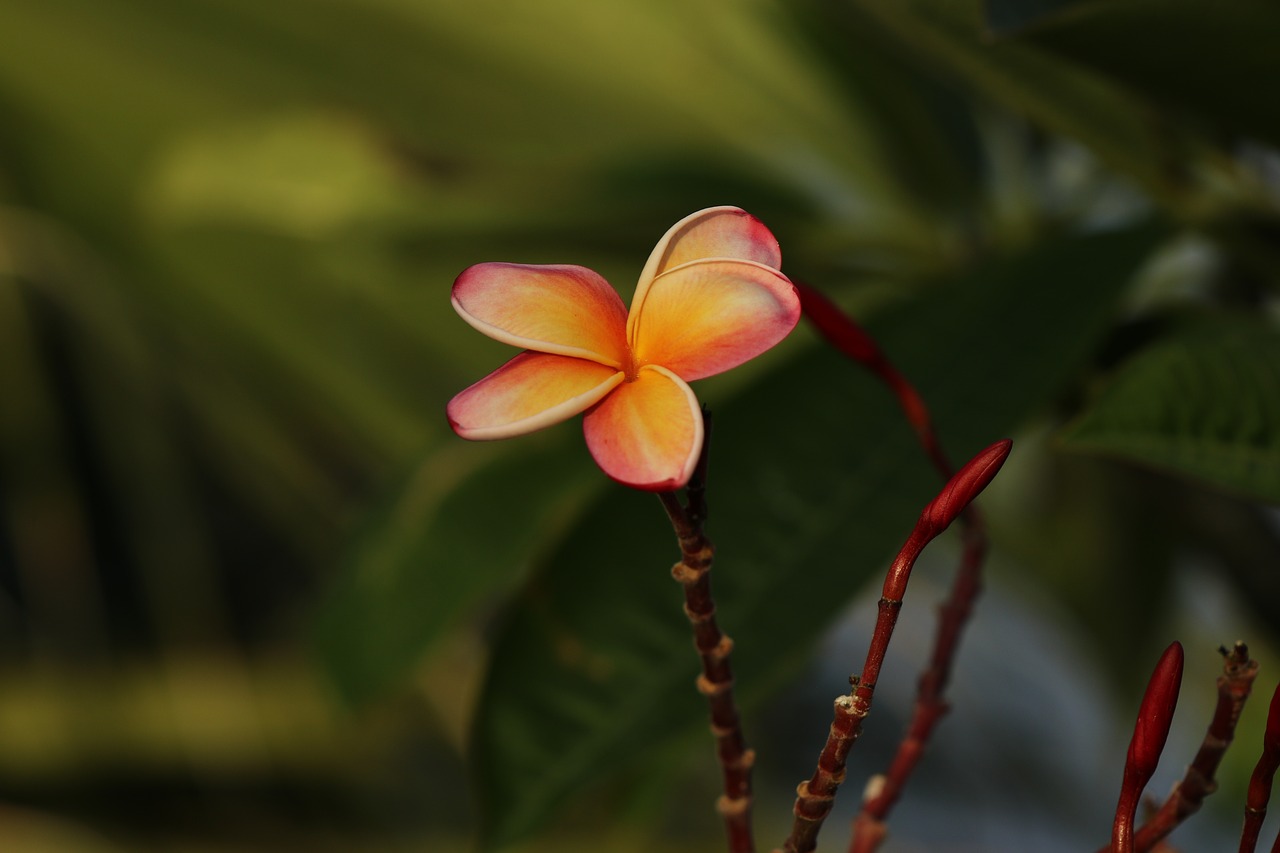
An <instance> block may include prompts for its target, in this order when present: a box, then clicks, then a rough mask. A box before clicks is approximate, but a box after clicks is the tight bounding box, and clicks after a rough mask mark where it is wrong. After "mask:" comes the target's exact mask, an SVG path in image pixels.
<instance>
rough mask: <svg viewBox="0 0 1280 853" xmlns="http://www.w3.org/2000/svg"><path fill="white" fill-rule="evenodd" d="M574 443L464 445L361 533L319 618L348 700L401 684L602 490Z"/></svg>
mask: <svg viewBox="0 0 1280 853" xmlns="http://www.w3.org/2000/svg"><path fill="white" fill-rule="evenodd" d="M577 432H578V431H577V430H574V429H571V428H570V427H569V426H568V425H565V426H562V427H561V428H559V429H556V430H554V431H553V433H552V435H551V436H550V440H541V441H539V440H536V439H529V440H526V441H525V442H522V443H521V444H523V446H516V447H510V448H507V451H508V452H506V453H505V454H503V455H499V456H498V457H497V458H496V459H494V458H492V455H491V454H488V453H484V452H483V451H482V450H481V448H479V447H476V446H471V445H462V443H461V442H460V441H459V442H458V443H457V444H450V445H447V446H445V447H443V448H440V449H438V450H436V451H435V452H434V453H432V454H431V455H430V456H429V457H428V458H427V459H426V460H425V461H424V462H423V464H421V465H420V466H419V467H418V468H417V469H416V470H414V471H413V473H412V474H411V476H410V477H409V478H408V480H407V481H406V482H405V483H404V484H403V485H402V487H401V488H400V489H399V490H398V491H397V492H396V493H395V494H394V495H393V496H392V497H391V499H390V500H389V501H388V502H387V504H386V505H385V506H383V507H382V508H381V509H380V510H379V511H378V512H377V513H376V514H375V515H374V517H373V518H372V519H371V520H370V521H369V522H368V523H367V524H366V526H365V529H364V531H363V532H362V533H361V534H360V535H359V536H357V537H355V539H354V542H353V545H352V552H351V554H350V555H349V557H348V559H347V561H346V562H347V565H346V567H345V569H344V570H343V572H342V574H341V576H340V577H339V578H338V580H337V581H336V582H335V584H334V585H333V586H332V588H331V589H330V590H329V592H328V594H327V597H326V600H325V603H324V604H323V605H322V606H321V608H320V610H319V613H318V614H317V617H316V619H317V639H318V644H319V650H320V655H321V659H322V660H323V662H324V663H325V665H326V667H327V668H328V670H329V673H330V675H331V676H332V677H333V679H334V681H335V682H336V684H337V686H338V688H339V689H340V690H341V691H342V693H343V694H344V695H345V696H346V698H347V699H348V700H349V701H351V702H362V701H365V700H368V699H369V698H371V697H372V696H374V695H375V694H376V693H378V692H379V691H382V690H384V689H386V688H387V687H388V686H390V685H391V684H393V683H395V682H396V681H397V680H399V679H402V678H403V676H404V674H405V672H406V671H407V670H409V669H410V668H411V667H412V666H413V665H414V664H415V663H417V662H418V661H419V660H420V659H421V658H422V655H423V653H424V652H425V651H426V650H427V649H428V648H430V646H431V644H432V643H433V642H434V641H435V640H436V639H437V638H439V637H440V635H441V633H442V632H443V631H444V630H445V629H446V628H449V627H452V626H453V625H455V624H456V623H457V622H458V620H459V619H461V618H463V617H464V616H465V615H467V614H468V613H470V612H473V611H474V610H475V608H476V606H477V605H478V604H479V603H481V602H482V601H483V600H485V599H496V598H498V597H500V596H501V595H502V594H503V593H504V592H508V591H509V590H510V589H511V587H512V586H513V585H514V584H515V583H516V581H517V580H518V579H519V578H520V577H521V576H522V575H523V574H524V572H525V570H526V569H527V568H528V567H529V566H530V565H531V564H532V563H533V561H534V560H535V559H536V558H537V557H538V556H539V552H540V549H541V548H543V547H544V545H545V543H547V542H554V541H555V540H556V539H557V537H558V536H559V535H560V534H562V532H563V528H564V527H565V526H566V525H567V524H568V523H569V521H571V520H572V519H573V518H574V517H575V516H576V515H577V514H578V513H579V512H580V511H581V508H582V506H583V504H584V502H585V501H586V499H587V498H588V497H589V496H590V495H592V494H594V493H595V492H596V491H597V490H598V489H599V488H600V487H601V486H603V485H604V483H605V480H604V478H603V477H602V476H601V475H600V472H599V470H597V469H596V468H595V467H594V466H593V465H592V464H591V463H590V461H589V457H588V456H587V454H586V452H585V450H584V448H583V446H582V440H581V438H580V436H579V435H578V434H577ZM477 463H481V464H480V467H479V468H478V470H476V466H477Z"/></svg>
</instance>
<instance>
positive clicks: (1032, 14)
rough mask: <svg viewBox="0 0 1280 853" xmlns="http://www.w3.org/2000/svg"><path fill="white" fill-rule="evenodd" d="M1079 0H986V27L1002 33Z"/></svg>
mask: <svg viewBox="0 0 1280 853" xmlns="http://www.w3.org/2000/svg"><path fill="white" fill-rule="evenodd" d="M1078 2H1080V0H986V2H985V3H984V4H983V5H984V6H985V8H986V16H987V29H989V30H990V31H991V32H993V33H1004V32H1008V31H1009V30H1016V29H1019V28H1021V27H1025V26H1027V25H1028V24H1032V23H1035V22H1036V21H1039V20H1041V19H1042V18H1044V17H1045V16H1047V15H1050V14H1051V13H1053V12H1057V11H1058V10H1060V9H1065V8H1066V7H1068V6H1074V5H1076V4H1077V3H1078Z"/></svg>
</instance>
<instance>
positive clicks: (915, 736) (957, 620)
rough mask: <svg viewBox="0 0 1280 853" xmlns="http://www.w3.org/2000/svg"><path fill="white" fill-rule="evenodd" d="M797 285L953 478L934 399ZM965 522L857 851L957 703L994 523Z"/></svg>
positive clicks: (874, 839) (858, 831)
mask: <svg viewBox="0 0 1280 853" xmlns="http://www.w3.org/2000/svg"><path fill="white" fill-rule="evenodd" d="M796 287H797V289H798V291H799V293H800V304H801V306H802V308H803V310H804V313H805V316H806V317H808V318H809V321H810V322H811V323H813V325H814V327H815V328H817V330H818V332H819V333H821V334H822V336H823V337H824V338H826V340H827V341H828V342H829V343H831V345H832V346H834V347H835V348H836V349H838V350H839V351H840V352H842V353H844V354H845V355H847V356H848V357H849V358H851V359H853V360H854V361H856V362H858V363H859V364H861V365H863V366H864V367H866V368H867V369H868V370H870V371H871V372H872V374H874V375H875V376H876V377H878V378H879V379H880V380H881V381H882V382H883V383H884V384H885V385H887V386H888V387H889V389H890V390H891V391H892V392H893V394H894V396H895V397H896V398H897V400H898V405H899V406H900V407H901V408H902V411H903V414H904V415H905V416H906V418H907V421H908V422H909V423H910V424H911V427H912V428H913V429H914V430H915V433H916V436H917V438H918V439H919V441H920V444H921V446H922V447H923V448H924V451H925V453H926V455H928V457H929V459H930V461H932V462H933V465H934V467H935V468H937V470H938V472H939V473H940V474H941V475H942V476H943V477H944V478H949V477H950V476H951V474H952V471H953V469H952V467H951V462H950V460H948V459H947V456H946V454H945V453H944V452H943V450H942V444H941V442H939V441H938V434H937V431H936V430H935V429H934V427H933V420H932V418H931V417H930V416H929V410H928V407H927V406H925V404H924V400H923V399H922V398H921V397H920V394H919V393H918V392H917V391H916V389H915V388H914V387H913V386H912V385H911V383H910V382H908V381H907V379H906V377H904V376H903V375H902V373H901V372H899V371H898V369H897V368H896V367H894V365H893V364H892V363H891V362H890V361H889V359H888V358H887V357H886V356H885V354H884V352H883V351H882V350H881V349H880V347H879V346H878V345H877V344H876V342H875V341H874V340H873V339H872V338H871V336H870V335H868V334H867V333H866V332H865V331H864V330H863V329H862V328H861V327H860V326H858V324H856V323H855V322H853V320H852V319H850V318H849V316H848V315H846V314H845V313H844V312H843V311H841V310H840V308H839V307H837V306H836V305H835V303H833V302H831V301H830V300H829V299H827V298H826V297H825V296H823V295H822V294H821V293H819V292H818V291H816V290H814V289H813V288H811V287H809V286H808V285H805V284H802V283H797V284H796ZM961 524H962V525H963V528H964V533H963V542H964V545H963V548H964V551H963V554H962V555H961V558H960V568H959V570H958V571H957V572H956V577H955V580H954V581H953V582H952V586H951V591H950V594H949V595H948V596H947V600H946V601H945V602H944V603H943V604H942V606H941V608H940V609H939V612H938V631H937V634H936V635H935V637H934V643H933V651H932V653H931V655H930V658H929V666H928V668H927V669H926V670H925V671H924V672H923V673H922V674H921V676H920V683H919V686H918V688H917V694H916V704H915V709H914V710H913V712H912V716H911V722H910V723H909V724H908V726H907V731H906V734H905V735H904V736H903V738H902V741H901V742H900V743H899V745H898V751H897V753H896V754H895V755H894V757H893V760H892V761H891V762H890V764H889V769H888V770H887V771H886V772H885V773H884V774H883V775H882V776H879V777H877V780H876V785H875V787H874V789H873V790H872V791H871V792H870V793H869V794H868V796H867V797H866V799H865V800H864V801H863V804H862V810H861V811H860V812H859V814H858V817H857V818H856V819H855V820H854V825H853V826H854V831H853V840H852V842H851V843H850V846H849V851H850V853H872V851H874V850H876V849H878V848H879V846H880V843H881V842H882V841H883V840H884V837H885V832H886V830H885V819H886V818H887V817H888V815H889V812H890V810H891V809H892V808H893V806H894V804H895V803H896V802H897V801H898V797H899V796H900V795H901V793H902V790H903V788H904V787H905V785H906V783H907V780H908V779H909V778H910V777H911V774H912V772H913V771H914V770H915V766H916V764H917V763H918V762H919V760H920V758H921V756H923V755H924V751H925V747H926V746H927V744H928V742H929V738H930V737H931V736H932V734H933V730H934V728H935V727H936V726H937V724H938V722H939V721H940V720H941V719H942V718H943V717H944V716H945V715H946V713H947V711H948V710H949V706H948V704H947V702H946V699H945V693H946V688H947V684H948V682H950V680H951V667H952V663H953V661H954V660H955V656H956V650H957V649H958V648H959V645H960V636H961V634H962V633H963V632H964V626H965V624H966V623H967V622H968V620H969V615H970V614H971V613H972V612H973V605H974V602H975V601H976V600H977V598H978V593H979V592H980V591H981V589H982V566H983V562H984V561H985V559H986V553H987V537H986V531H985V528H984V525H983V523H982V517H981V515H980V514H979V513H978V511H977V510H976V509H973V508H970V509H969V510H967V511H966V512H965V513H964V514H963V516H962V517H961Z"/></svg>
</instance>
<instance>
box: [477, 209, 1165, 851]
mask: <svg viewBox="0 0 1280 853" xmlns="http://www.w3.org/2000/svg"><path fill="white" fill-rule="evenodd" d="M1159 233H1160V232H1159V231H1158V230H1157V229H1154V228H1148V229H1143V230H1137V231H1131V232H1125V233H1116V234H1108V235H1095V236H1088V237H1076V238H1070V239H1063V240H1060V241H1058V242H1056V243H1053V244H1050V245H1046V246H1041V247H1040V248H1038V249H1036V250H1034V251H1031V252H1029V253H1027V254H1025V255H1023V256H1020V257H1017V258H1013V259H1009V260H1004V261H998V262H994V263H991V264H988V265H986V266H983V267H982V268H980V269H977V270H975V271H974V272H973V273H972V274H970V275H967V276H965V277H964V278H963V279H962V280H956V281H951V282H947V283H946V284H940V285H939V286H937V287H934V288H932V289H929V290H928V291H927V293H926V295H925V296H923V297H921V298H918V299H916V300H914V301H912V302H911V303H909V304H908V305H907V306H906V307H905V308H903V309H902V310H900V311H897V312H896V313H894V314H893V315H892V316H890V317H885V318H882V319H881V320H879V321H877V322H875V323H874V324H873V329H874V331H875V332H876V334H877V335H878V336H879V337H880V339H881V340H882V342H883V344H884V345H885V348H886V350H887V351H888V352H889V353H890V354H891V356H892V357H893V358H895V359H896V360H897V362H898V363H899V365H900V367H901V368H902V369H903V370H904V371H905V372H906V374H907V375H908V376H910V377H912V378H913V379H914V380H915V381H916V382H917V383H918V386H919V388H920V390H921V392H922V393H923V394H924V397H925V399H926V400H927V401H928V402H929V404H930V406H931V407H932V409H933V412H934V414H935V417H936V419H937V422H938V425H939V428H940V429H941V434H942V436H943V437H944V438H945V440H946V442H947V444H948V446H949V447H950V448H951V449H952V450H953V451H955V452H956V453H957V457H956V458H957V460H959V459H960V456H961V455H967V454H971V453H973V452H976V451H977V450H978V449H980V448H981V447H982V446H984V445H985V444H987V443H988V442H990V441H991V440H994V439H995V438H998V437H1000V436H1001V435H1002V434H1005V433H1007V432H1008V431H1009V430H1011V429H1012V428H1013V427H1014V426H1016V424H1017V423H1018V422H1019V421H1020V420H1022V419H1023V418H1025V417H1026V416H1027V415H1028V414H1030V413H1031V412H1033V411H1035V410H1036V409H1037V408H1039V407H1040V406H1042V405H1044V404H1045V402H1046V401H1047V400H1049V399H1050V398H1051V397H1052V396H1053V395H1054V394H1055V392H1056V391H1057V390H1058V389H1059V388H1060V387H1061V385H1062V383H1063V382H1064V381H1065V380H1066V379H1067V377H1068V376H1069V374H1070V373H1071V371H1072V370H1073V369H1074V368H1076V367H1078V365H1079V364H1080V363H1081V361H1082V360H1083V359H1084V358H1085V357H1086V356H1087V354H1088V353H1089V352H1090V350H1091V349H1092V348H1093V346H1094V345H1095V343H1096V342H1097V341H1098V339H1099V336H1100V335H1101V332H1102V330H1103V329H1104V328H1105V325H1106V323H1107V321H1108V319H1109V318H1110V316H1111V314H1112V310H1113V307H1114V305H1115V302H1116V300H1117V299H1118V298H1119V296H1120V294H1121V292H1122V291H1123V289H1124V287H1125V283H1126V282H1127V281H1128V279H1129V278H1130V276H1131V274H1132V273H1133V272H1134V270H1135V268H1136V267H1137V265H1138V264H1139V263H1140V262H1141V261H1142V260H1143V258H1144V257H1146V255H1147V253H1148V252H1149V251H1150V250H1151V248H1152V247H1153V245H1154V243H1155V241H1156V239H1157V238H1158V236H1159ZM715 423H716V426H715V438H714V441H713V445H712V471H711V476H710V493H709V498H710V503H711V512H712V517H711V524H710V527H709V533H710V535H711V536H712V538H713V539H714V540H715V541H716V542H717V544H718V546H719V548H718V561H717V569H716V573H715V585H716V587H717V598H718V601H719V604H720V613H721V616H722V622H721V624H722V626H723V627H724V628H725V630H726V631H727V632H728V633H729V634H731V635H732V636H733V637H734V638H735V640H736V647H735V648H736V651H737V654H736V655H735V661H734V664H735V669H736V671H737V672H738V674H739V679H738V683H739V685H741V687H742V689H743V690H744V691H745V693H746V695H747V696H748V697H750V696H751V695H753V694H754V695H759V694H760V693H761V692H762V691H763V690H764V689H766V688H767V686H768V685H769V683H770V682H772V681H774V680H775V679H777V678H778V677H779V676H780V675H781V674H783V673H785V672H786V671H787V670H788V668H789V667H792V666H794V665H795V664H796V663H797V662H798V661H799V660H801V659H802V657H803V655H804V654H805V652H806V650H807V649H808V648H809V646H810V644H811V643H812V642H813V641H814V640H815V639H816V637H817V636H818V635H819V633H820V632H821V631H822V630H823V629H824V628H825V626H826V625H827V624H828V623H829V622H830V620H831V619H832V618H833V617H834V616H835V614H836V613H837V612H838V611H839V610H840V608H842V607H843V606H844V605H845V604H846V602H847V601H848V600H849V599H850V598H851V597H852V596H853V594H854V593H855V592H857V591H858V590H859V589H860V588H861V586H862V585H863V584H864V583H865V582H866V581H867V579H868V578H869V577H871V576H872V575H873V574H875V573H876V571H877V569H878V567H879V566H880V565H881V564H882V561H884V560H885V559H887V558H888V557H889V556H890V554H891V552H892V550H893V548H894V547H895V546H896V545H897V544H900V541H901V540H902V539H903V538H904V537H905V536H906V534H907V532H908V531H909V529H910V526H911V522H912V519H913V517H914V515H915V514H916V513H918V512H919V510H920V508H921V507H922V506H923V505H924V504H925V502H926V501H927V500H928V499H929V498H930V497H931V496H932V495H933V494H934V493H935V491H936V489H937V488H938V487H939V485H940V484H939V483H938V482H937V478H936V475H935V474H934V473H933V471H932V470H931V469H930V467H929V466H928V465H927V464H926V463H925V462H924V460H923V458H922V454H921V452H920V450H919V449H918V447H917V446H916V444H915V442H914V439H913V437H912V435H911V432H910V429H909V428H908V427H907V426H906V424H905V423H904V422H903V420H902V418H901V416H900V414H899V413H898V411H897V409H896V406H895V404H894V403H893V402H892V401H891V400H890V399H889V398H888V395H887V394H886V392H885V391H884V390H883V389H882V388H880V387H879V386H878V385H877V384H876V383H875V382H873V381H872V380H871V379H870V378H869V377H867V376H866V375H864V373H863V372H861V371H860V370H858V369H857V368H856V367H854V366H853V365H851V364H849V363H848V362H846V361H844V360H842V359H841V358H839V357H838V356H836V355H834V354H833V353H831V352H829V351H827V350H825V349H823V350H821V351H816V352H811V353H808V354H806V355H804V356H803V357H801V358H798V359H797V360H795V361H794V362H792V363H790V364H788V365H787V366H786V367H784V368H782V369H780V370H777V371H776V372H774V373H772V374H770V375H768V376H767V377H766V378H765V379H764V380H762V381H761V382H759V383H758V384H757V385H754V386H752V387H751V388H750V389H749V390H748V391H746V392H744V393H743V394H742V395H741V396H740V397H736V398H734V399H733V400H732V401H731V402H730V403H728V404H727V405H725V406H723V407H722V408H721V409H720V410H718V411H717V412H716V421H715ZM1015 452H1016V451H1015ZM677 557H678V551H677V549H676V547H675V544H674V541H673V537H672V534H671V531H670V530H669V529H667V526H666V522H665V517H664V516H663V514H662V512H661V510H660V508H659V507H658V506H657V505H656V501H655V500H654V499H653V498H652V497H650V496H648V495H644V494H638V493H634V492H631V491H628V490H625V489H613V490H611V491H609V492H608V493H607V494H605V495H604V496H603V498H602V499H601V500H600V501H599V502H598V503H596V504H595V505H594V506H593V507H592V508H591V510H590V511H589V512H588V513H586V515H585V516H583V518H582V519H581V521H580V523H579V524H577V525H576V526H575V527H574V528H573V530H572V531H571V532H570V535H568V536H567V537H566V538H565V540H564V543H563V545H562V546H561V547H560V549H559V550H558V551H557V552H556V553H554V554H553V555H552V557H551V559H549V560H547V561H546V563H545V568H544V571H542V572H541V573H540V574H538V575H537V576H536V577H535V578H534V580H533V581H532V583H531V584H530V586H529V587H528V589H527V590H526V594H525V595H524V596H522V597H521V598H520V600H519V601H518V602H517V603H516V605H515V607H514V609H513V610H512V612H511V614H510V616H509V618H508V620H507V621H506V623H505V626H504V630H503V633H502V635H501V637H500V638H499V641H498V644H497V647H496V648H495V650H494V656H493V660H492V665H491V669H490V672H489V675H488V681H487V686H486V689H485V693H484V696H483V698H482V701H481V702H480V703H479V706H478V711H477V717H476V719H475V724H474V730H473V731H474V743H473V747H474V749H473V755H472V760H473V762H474V764H475V772H476V774H477V776H478V779H479V785H480V794H481V802H482V809H483V813H484V821H483V826H482V831H483V832H484V833H485V838H486V841H487V844H488V845H489V846H490V847H495V846H499V845H501V844H504V843H507V842H510V841H512V840H514V839H516V838H519V837H520V836H522V835H525V834H527V833H528V832H530V831H531V830H532V829H534V828H535V827H536V826H537V825H538V824H539V822H541V821H542V820H544V819H545V818H546V816H547V815H548V814H549V813H550V812H551V811H552V810H554V809H555V808H557V807H558V806H559V805H561V804H562V803H563V802H564V801H565V800H566V799H568V798H570V797H571V796H572V795H573V794H574V792H576V791H579V790H581V789H582V787H583V786H584V785H586V784H588V783H589V782H591V781H593V780H598V779H599V778H600V777H603V776H607V775H609V774H610V772H611V771H613V770H614V769H615V768H618V767H622V766H625V765H626V764H627V763H628V762H629V761H631V760H632V759H633V758H634V757H635V753H636V751H637V749H639V748H640V745H641V744H652V743H654V742H655V741H656V740H661V739H663V738H665V737H670V736H671V735H673V734H676V733H680V732H683V731H685V730H686V729H687V728H688V727H689V726H690V725H691V724H692V721H694V720H697V719H699V718H701V716H702V715H703V713H705V711H699V708H698V705H699V699H698V696H697V694H696V691H695V690H694V687H693V679H694V675H695V671H696V659H695V657H694V655H693V654H692V653H691V651H690V646H689V643H690V640H689V628H688V625H687V624H685V622H684V617H683V615H682V613H681V611H680V603H679V601H680V595H679V590H678V588H677V587H676V585H675V584H674V583H673V582H672V581H671V579H670V577H669V575H668V573H667V571H666V570H665V567H666V566H668V565H670V564H671V563H672V562H673V561H674V560H675V559H676V558H677ZM907 607H908V611H907V612H908V614H910V613H911V605H910V602H909V601H908V605H907ZM907 618H908V619H910V618H913V617H912V616H911V615H908V616H907ZM839 686H840V685H833V687H836V688H838V687H839ZM646 748H647V747H646ZM707 749H708V755H710V745H708V748H707Z"/></svg>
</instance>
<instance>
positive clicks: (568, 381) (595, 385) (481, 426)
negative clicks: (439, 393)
mask: <svg viewBox="0 0 1280 853" xmlns="http://www.w3.org/2000/svg"><path fill="white" fill-rule="evenodd" d="M624 378H625V374H624V373H622V372H621V371H619V370H615V369H613V368H612V367H608V366H606V365H603V364H598V363H596V362H594V361H587V360H585V359H581V358H570V357H568V356H563V355H548V354H546V353H540V352H522V353H520V355H518V356H516V357H515V358H513V359H511V360H510V361H508V362H507V363H506V364H504V365H503V366H502V367H499V368H498V369H497V370H495V371H494V372H493V373H490V374H489V375H488V376H486V377H485V378H484V379H481V380H480V381H479V382H477V383H476V384H474V385H472V386H471V387H470V388H468V389H466V390H465V391H462V392H461V393H459V394H458V395H457V396H455V397H454V398H453V399H452V400H450V401H449V406H448V408H447V410H446V413H447V414H448V416H449V425H450V426H451V427H453V431H454V432H456V433H457V434H458V435H460V436H462V437H463V438H469V439H472V440H473V441H485V440H488V439H494V438H510V437H512V436H515V435H524V434H525V433H529V432H533V431H535V430H539V429H542V428H543V427H549V426H551V425H552V424H557V423H559V422H560V421H563V420H565V419H567V418H571V417H573V416H574V415H576V414H578V412H581V411H585V410H586V409H588V408H589V407H591V406H592V405H594V404H595V403H597V402H599V400H600V398H601V397H603V396H605V395H606V394H608V393H609V392H610V391H611V390H613V388H614V387H615V386H616V385H618V383H620V382H622V380H623V379H624Z"/></svg>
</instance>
